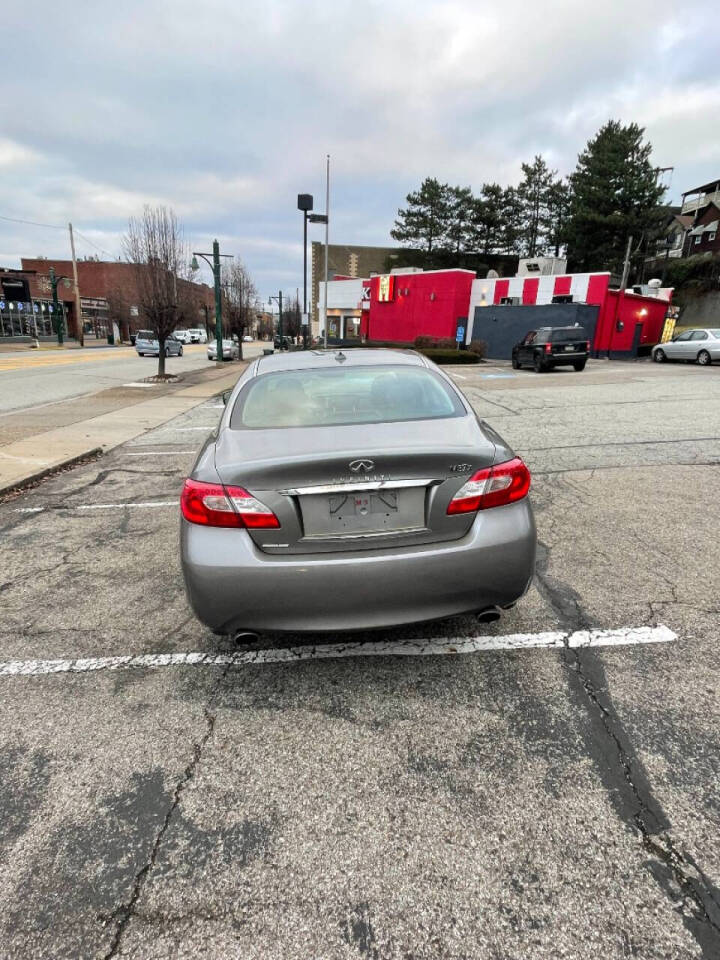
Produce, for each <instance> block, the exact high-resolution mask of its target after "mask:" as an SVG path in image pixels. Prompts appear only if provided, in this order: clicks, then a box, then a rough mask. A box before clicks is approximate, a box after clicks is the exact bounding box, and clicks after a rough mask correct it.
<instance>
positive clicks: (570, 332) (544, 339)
mask: <svg viewBox="0 0 720 960" xmlns="http://www.w3.org/2000/svg"><path fill="white" fill-rule="evenodd" d="M589 352H590V343H589V341H588V335H587V333H586V332H585V330H584V329H583V327H540V329H539V330H530V332H529V333H526V334H525V336H524V337H523V338H522V340H521V341H520V343H516V344H515V346H514V347H513V350H512V365H513V369H514V370H519V369H520V367H532V368H533V369H534V370H535V372H536V373H544V372H545V371H546V370H552V369H553V368H554V367H575V369H576V370H578V371H580V370H584V369H585V364H586V363H587V358H588V353H589Z"/></svg>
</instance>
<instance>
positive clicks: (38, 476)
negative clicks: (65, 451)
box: [0, 447, 103, 502]
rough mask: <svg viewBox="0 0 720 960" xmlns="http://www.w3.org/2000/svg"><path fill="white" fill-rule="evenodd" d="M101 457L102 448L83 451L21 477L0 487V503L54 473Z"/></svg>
mask: <svg viewBox="0 0 720 960" xmlns="http://www.w3.org/2000/svg"><path fill="white" fill-rule="evenodd" d="M102 455H103V449H102V447H93V448H92V449H91V450H85V451H84V452H83V453H78V454H76V455H75V456H74V457H68V458H67V459H66V460H62V461H60V463H56V464H53V466H52V467H46V468H45V469H44V470H38V471H37V472H36V473H31V474H30V475H29V476H27V477H23V478H22V480H18V481H16V482H15V483H9V484H7V485H6V486H4V487H0V502H1V501H2V500H4V499H5V498H6V496H7V495H8V494H11V493H18V492H19V491H21V490H25V489H26V488H27V487H33V486H35V485H36V484H38V483H40V482H41V481H42V480H46V479H47V478H48V477H52V476H54V475H55V474H56V473H62V471H63V470H67V469H68V468H69V467H75V466H77V465H78V464H80V463H82V462H83V461H85V460H90V459H93V458H98V457H101V456H102Z"/></svg>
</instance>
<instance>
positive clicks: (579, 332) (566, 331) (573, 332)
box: [550, 327, 588, 343]
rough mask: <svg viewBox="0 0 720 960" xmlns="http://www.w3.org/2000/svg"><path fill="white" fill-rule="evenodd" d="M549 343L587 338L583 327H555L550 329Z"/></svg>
mask: <svg viewBox="0 0 720 960" xmlns="http://www.w3.org/2000/svg"><path fill="white" fill-rule="evenodd" d="M550 334H551V336H550V341H551V343H569V342H571V341H574V340H587V338H588V335H587V333H585V330H584V329H583V327H556V328H555V329H554V330H551V331H550Z"/></svg>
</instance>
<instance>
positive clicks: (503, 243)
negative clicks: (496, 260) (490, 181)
mask: <svg viewBox="0 0 720 960" xmlns="http://www.w3.org/2000/svg"><path fill="white" fill-rule="evenodd" d="M522 212H523V206H522V202H521V200H520V197H519V196H518V192H517V190H516V189H515V187H506V188H505V189H504V190H503V192H502V198H501V207H500V230H499V233H498V245H499V247H500V250H501V252H502V253H519V251H520V223H521V219H522Z"/></svg>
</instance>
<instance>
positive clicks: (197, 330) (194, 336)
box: [187, 327, 208, 343]
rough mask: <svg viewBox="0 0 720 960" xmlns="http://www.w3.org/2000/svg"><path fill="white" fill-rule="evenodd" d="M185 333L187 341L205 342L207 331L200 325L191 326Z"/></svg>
mask: <svg viewBox="0 0 720 960" xmlns="http://www.w3.org/2000/svg"><path fill="white" fill-rule="evenodd" d="M187 334H188V337H189V340H188V343H207V340H208V338H207V333H205V331H204V330H203V328H202V327H191V328H190V329H189V330H188V331H187Z"/></svg>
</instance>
